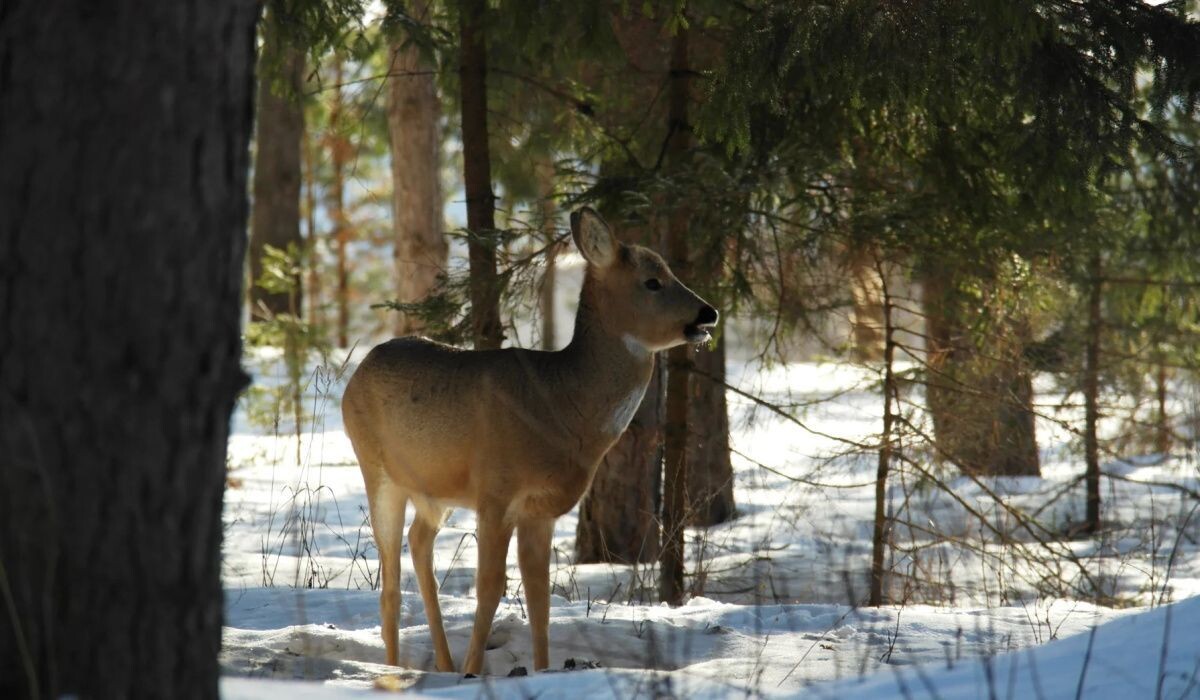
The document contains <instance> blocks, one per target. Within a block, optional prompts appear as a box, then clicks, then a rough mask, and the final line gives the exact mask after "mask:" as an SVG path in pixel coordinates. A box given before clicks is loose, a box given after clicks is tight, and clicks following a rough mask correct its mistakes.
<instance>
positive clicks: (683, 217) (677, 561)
mask: <svg viewBox="0 0 1200 700" xmlns="http://www.w3.org/2000/svg"><path fill="white" fill-rule="evenodd" d="M690 82H691V81H690V79H689V72H688V31H687V30H686V29H679V30H678V33H676V34H675V36H674V37H673V38H672V40H671V82H670V92H669V97H668V100H669V102H668V104H669V107H668V109H669V112H668V117H667V119H668V124H669V126H670V132H669V134H670V135H669V136H668V145H667V157H668V159H669V162H670V164H671V166H672V167H673V168H680V167H681V166H682V165H683V160H684V158H686V156H687V150H688V148H689V146H690V144H691V125H690V124H689V123H688V84H689V83H690ZM673 204H674V209H673V210H672V212H671V214H670V216H669V218H668V221H667V240H666V248H667V256H668V258H669V262H670V265H671V269H672V270H673V271H674V272H675V274H676V275H677V276H678V277H679V278H680V279H688V277H689V274H688V273H689V271H690V267H691V255H690V251H689V250H688V225H689V220H690V218H691V212H690V211H689V210H688V208H687V207H686V206H685V205H682V204H680V203H678V202H675V203H673ZM691 377H692V349H691V347H689V346H687V345H681V346H679V347H675V348H671V349H670V350H668V351H667V415H666V423H665V424H664V426H663V437H664V451H663V496H662V498H663V500H662V548H661V550H660V551H659V553H658V560H659V582H658V592H659V598H660V599H661V600H663V601H664V602H667V603H669V604H671V605H679V604H681V603H682V602H683V593H684V590H683V569H684V551H685V550H684V528H685V526H686V524H687V522H688V521H689V520H690V519H691V516H690V514H689V513H688V510H687V506H688V498H687V484H688V476H687V468H688V454H687V453H688V438H689V434H688V412H689V411H688V399H689V394H690V391H689V382H690V380H691Z"/></svg>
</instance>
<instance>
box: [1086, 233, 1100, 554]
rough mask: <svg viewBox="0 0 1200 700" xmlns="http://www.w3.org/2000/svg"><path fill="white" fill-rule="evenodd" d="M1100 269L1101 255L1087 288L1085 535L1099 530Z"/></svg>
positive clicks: (1091, 269) (1095, 257) (1095, 260)
mask: <svg viewBox="0 0 1200 700" xmlns="http://www.w3.org/2000/svg"><path fill="white" fill-rule="evenodd" d="M1102 272H1103V270H1102V268H1101V265H1100V255H1099V254H1098V253H1096V254H1093V255H1092V259H1091V261H1090V263H1089V265H1088V273H1089V275H1090V276H1091V279H1090V280H1089V284H1088V323H1087V345H1086V348H1085V350H1084V370H1083V403H1084V409H1083V411H1084V418H1083V420H1084V427H1083V452H1084V460H1085V462H1086V464H1087V468H1086V471H1085V473H1084V481H1085V482H1086V484H1087V515H1086V516H1085V519H1084V526H1083V529H1084V532H1087V533H1095V532H1099V530H1100V441H1099V437H1098V435H1097V432H1096V431H1097V424H1098V423H1099V422H1100V405H1099V399H1100V331H1101V322H1102V321H1101V316H1100V296H1101V291H1102V289H1103V286H1102V285H1103V281H1102V280H1101V279H1100V276H1101V273H1102Z"/></svg>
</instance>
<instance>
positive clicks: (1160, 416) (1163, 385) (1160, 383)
mask: <svg viewBox="0 0 1200 700" xmlns="http://www.w3.org/2000/svg"><path fill="white" fill-rule="evenodd" d="M1154 399H1155V404H1156V406H1157V409H1158V410H1157V411H1156V412H1155V423H1154V451H1155V452H1157V453H1159V454H1160V455H1162V456H1164V457H1166V456H1167V455H1169V454H1170V453H1171V414H1170V413H1168V412H1167V366H1166V361H1165V360H1164V359H1163V358H1161V357H1160V358H1158V369H1157V371H1156V372H1155V373H1154Z"/></svg>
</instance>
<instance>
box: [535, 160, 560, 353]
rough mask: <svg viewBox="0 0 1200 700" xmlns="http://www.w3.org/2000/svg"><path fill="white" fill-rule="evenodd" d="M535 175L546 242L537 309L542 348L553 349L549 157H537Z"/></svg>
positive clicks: (552, 209)
mask: <svg viewBox="0 0 1200 700" xmlns="http://www.w3.org/2000/svg"><path fill="white" fill-rule="evenodd" d="M533 168H534V176H535V177H536V178H537V187H538V206H539V209H541V224H542V240H543V241H545V243H546V246H547V248H546V271H545V272H544V273H542V284H541V287H539V288H538V311H539V312H540V313H541V316H542V338H541V341H542V342H541V345H542V349H543V350H557V349H558V347H557V345H556V343H555V340H556V336H557V329H556V328H555V318H554V294H555V286H556V276H557V275H556V274H555V270H554V267H555V265H554V263H555V261H556V259H557V258H558V246H557V245H556V244H555V243H554V239H555V238H556V232H555V227H554V216H555V206H554V162H553V161H551V160H550V157H549V156H541V157H539V158H538V159H537V161H536V162H535V163H534V165H533Z"/></svg>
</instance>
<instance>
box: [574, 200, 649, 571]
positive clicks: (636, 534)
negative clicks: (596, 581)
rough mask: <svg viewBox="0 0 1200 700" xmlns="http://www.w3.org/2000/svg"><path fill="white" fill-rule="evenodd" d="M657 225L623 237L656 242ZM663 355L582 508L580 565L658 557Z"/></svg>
mask: <svg viewBox="0 0 1200 700" xmlns="http://www.w3.org/2000/svg"><path fill="white" fill-rule="evenodd" d="M606 218H608V219H609V220H610V221H611V220H612V218H611V217H607V216H606ZM655 228H656V227H655V226H654V225H647V226H645V227H644V228H637V227H626V228H624V229H622V238H624V239H625V240H626V241H629V242H632V243H638V244H640V245H654V239H655V238H657V236H656V235H655ZM663 359H664V358H663V357H662V356H661V355H659V356H658V357H656V363H655V367H654V373H653V374H651V375H650V385H649V386H648V387H647V388H646V395H645V397H644V398H643V399H642V403H641V405H640V406H638V410H637V412H636V413H634V415H633V420H632V421H630V423H629V427H628V428H626V429H625V432H624V433H623V434H622V435H621V438H620V439H619V440H617V444H615V445H613V447H612V449H610V450H609V451H608V454H606V455H605V456H604V462H603V463H602V464H601V465H600V468H599V469H598V470H597V471H596V476H595V478H594V479H593V480H592V486H591V488H589V489H588V491H587V494H586V495H585V496H584V498H583V503H582V504H581V505H580V507H579V523H578V525H577V526H576V529H575V560H576V561H577V562H578V563H580V564H589V563H593V562H615V563H619V564H633V563H640V564H641V563H646V562H652V561H657V559H658V546H659V532H658V514H659V509H660V498H659V494H660V493H661V490H662V459H663V434H662V426H663V417H664V416H665V410H666V395H665V394H664V389H665V388H666V387H665V382H664V381H663V379H664V377H663V375H664V372H663V369H664V368H663Z"/></svg>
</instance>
